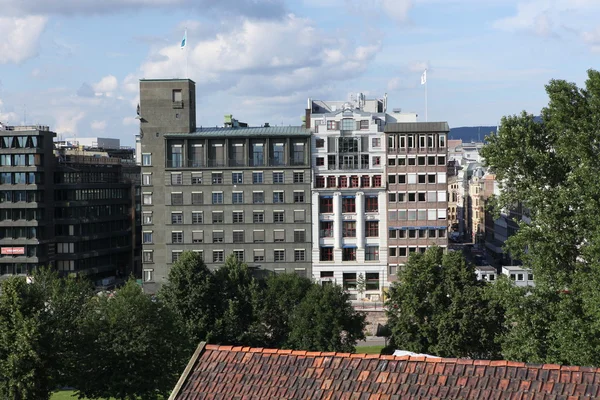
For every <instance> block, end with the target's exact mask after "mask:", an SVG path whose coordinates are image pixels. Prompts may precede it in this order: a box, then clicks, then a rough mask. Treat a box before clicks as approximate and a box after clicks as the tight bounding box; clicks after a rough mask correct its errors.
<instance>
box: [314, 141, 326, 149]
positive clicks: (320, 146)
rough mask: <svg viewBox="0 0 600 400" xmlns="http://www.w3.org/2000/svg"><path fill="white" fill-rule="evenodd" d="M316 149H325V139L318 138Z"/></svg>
mask: <svg viewBox="0 0 600 400" xmlns="http://www.w3.org/2000/svg"><path fill="white" fill-rule="evenodd" d="M315 147H316V148H317V149H322V148H323V147H325V139H319V138H316V139H315Z"/></svg>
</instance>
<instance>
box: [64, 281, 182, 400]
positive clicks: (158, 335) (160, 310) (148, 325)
mask: <svg viewBox="0 0 600 400" xmlns="http://www.w3.org/2000/svg"><path fill="white" fill-rule="evenodd" d="M81 330H82V332H83V335H84V338H85V339H86V342H85V344H86V345H85V346H82V347H81V348H80V354H79V369H80V373H79V374H78V376H77V381H76V382H75V383H76V384H75V385H74V386H75V387H76V388H77V389H78V391H77V394H78V395H79V396H80V398H81V397H87V398H91V399H99V398H109V397H114V398H116V399H120V400H134V399H138V398H143V399H158V398H159V397H158V396H159V395H162V396H163V397H167V395H168V393H169V392H170V390H171V389H172V388H173V387H174V385H175V383H176V381H177V377H178V376H179V374H180V373H181V372H182V371H183V368H184V366H185V362H186V361H187V357H188V354H185V353H183V352H182V346H181V341H180V338H179V337H178V336H177V330H176V328H175V316H174V315H173V314H172V313H171V311H170V309H169V308H168V307H166V306H165V305H164V304H162V303H161V302H160V301H155V300H153V299H151V298H150V297H149V296H147V295H145V294H144V293H143V291H142V289H141V287H140V286H139V285H137V283H136V282H135V280H133V279H130V280H129V281H128V282H127V283H126V284H125V286H123V287H122V288H120V289H118V290H117V291H116V292H115V293H114V294H113V295H100V296H95V297H93V298H91V299H90V300H89V301H88V303H87V314H86V318H85V320H84V321H83V322H82V324H81Z"/></svg>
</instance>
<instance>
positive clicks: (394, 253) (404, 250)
mask: <svg viewBox="0 0 600 400" xmlns="http://www.w3.org/2000/svg"><path fill="white" fill-rule="evenodd" d="M425 251H427V247H425V246H421V247H417V246H410V247H390V248H389V249H388V255H389V256H390V257H408V255H409V254H410V253H417V252H419V253H421V254H423V253H425Z"/></svg>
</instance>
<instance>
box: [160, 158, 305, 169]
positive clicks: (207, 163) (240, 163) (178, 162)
mask: <svg viewBox="0 0 600 400" xmlns="http://www.w3.org/2000/svg"><path fill="white" fill-rule="evenodd" d="M265 161H266V162H265ZM306 165H307V163H306V162H305V161H304V160H291V161H287V162H286V161H285V160H284V159H279V158H271V159H268V160H262V159H252V158H251V159H249V160H248V161H246V160H231V159H230V160H227V161H225V160H222V159H221V160H213V159H208V160H203V159H200V160H195V159H194V160H183V159H168V160H167V162H166V167H167V168H207V167H225V166H228V167H246V166H248V167H264V166H270V167H280V166H281V167H285V166H306Z"/></svg>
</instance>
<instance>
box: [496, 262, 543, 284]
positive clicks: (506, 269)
mask: <svg viewBox="0 0 600 400" xmlns="http://www.w3.org/2000/svg"><path fill="white" fill-rule="evenodd" d="M502 275H506V276H508V278H509V279H510V280H511V281H513V282H514V283H515V285H516V286H519V287H526V286H535V281H534V276H533V272H532V271H531V270H530V269H527V268H524V267H522V266H520V265H505V266H503V267H502Z"/></svg>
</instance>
